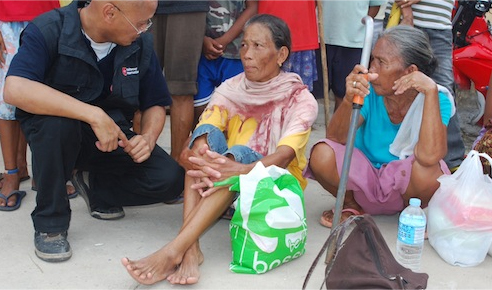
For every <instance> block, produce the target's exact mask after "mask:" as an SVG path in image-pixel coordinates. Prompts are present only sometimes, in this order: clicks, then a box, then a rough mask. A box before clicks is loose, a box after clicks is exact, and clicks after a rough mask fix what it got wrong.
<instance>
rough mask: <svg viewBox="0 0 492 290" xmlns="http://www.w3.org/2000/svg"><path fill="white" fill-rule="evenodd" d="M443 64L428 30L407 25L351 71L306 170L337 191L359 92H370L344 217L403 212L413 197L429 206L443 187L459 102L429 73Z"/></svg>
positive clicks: (328, 221) (329, 215)
mask: <svg viewBox="0 0 492 290" xmlns="http://www.w3.org/2000/svg"><path fill="white" fill-rule="evenodd" d="M436 66H437V62H436V59H435V57H434V55H433V53H432V49H431V47H430V44H429V41H428V38H427V36H426V35H425V34H424V33H423V32H421V31H420V30H419V29H416V28H413V27H410V26H404V25H401V26H397V27H393V28H391V29H388V30H386V31H385V32H383V33H382V35H381V36H380V38H379V39H378V41H377V42H376V45H375V47H374V49H373V51H372V57H371V62H370V68H369V70H367V68H365V67H363V66H361V65H357V66H355V68H354V69H353V70H352V72H351V73H350V74H349V75H348V77H347V78H346V87H347V93H346V95H345V97H344V101H343V103H342V106H340V108H339V109H338V110H337V111H336V112H335V113H334V115H333V117H332V119H331V122H330V124H329V126H328V128H327V130H326V136H327V138H326V139H323V140H320V141H319V142H318V143H317V144H316V145H315V146H313V148H312V151H311V156H310V161H309V165H308V168H307V169H306V171H305V175H306V176H308V177H314V178H315V179H316V180H317V181H318V182H319V183H320V184H321V185H322V186H323V188H325V189H326V190H328V191H329V192H330V193H332V194H334V193H336V192H337V188H338V184H339V182H340V174H341V168H342V164H343V156H344V152H345V142H346V138H347V131H348V127H349V123H350V115H351V114H350V112H351V108H352V100H353V98H354V96H355V95H359V96H365V101H364V106H363V107H362V109H361V112H360V113H361V114H360V117H359V120H358V129H357V133H356V137H355V144H354V146H355V148H354V152H353V155H352V159H351V166H350V172H349V175H348V182H347V192H346V196H345V200H344V205H343V210H342V218H341V220H342V221H343V220H344V219H346V218H347V217H348V216H350V215H354V214H362V213H364V212H365V213H369V214H395V213H398V212H400V211H401V210H403V209H404V208H405V207H406V206H407V205H408V202H409V199H410V198H411V197H418V198H420V199H421V200H422V204H423V206H427V203H428V202H429V200H430V198H431V197H432V195H433V194H434V192H435V191H436V190H437V188H438V187H439V183H438V181H437V178H438V177H439V176H440V175H442V174H449V169H448V168H447V166H446V164H445V163H444V161H443V160H442V159H443V157H444V156H445V155H446V152H447V147H446V126H447V124H448V121H449V119H450V117H451V116H452V115H453V114H454V111H455V108H454V102H453V100H452V96H451V94H450V93H449V91H448V90H447V89H445V88H444V87H441V86H440V85H438V84H436V83H435V82H434V81H433V80H432V79H431V78H430V77H429V75H431V74H432V72H433V71H434V70H435V68H436ZM363 74H368V76H367V79H368V80H366V78H365V76H364V75H363ZM320 223H321V224H322V225H324V226H326V227H331V226H332V223H333V211H332V210H331V211H325V212H323V215H322V217H321V220H320Z"/></svg>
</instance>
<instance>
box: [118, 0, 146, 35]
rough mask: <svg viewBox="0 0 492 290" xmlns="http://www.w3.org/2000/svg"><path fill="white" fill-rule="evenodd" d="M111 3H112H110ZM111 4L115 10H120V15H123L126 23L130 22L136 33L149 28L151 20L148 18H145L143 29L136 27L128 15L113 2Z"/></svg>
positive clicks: (138, 33)
mask: <svg viewBox="0 0 492 290" xmlns="http://www.w3.org/2000/svg"><path fill="white" fill-rule="evenodd" d="M111 4H113V3H111ZM113 6H114V8H116V10H118V11H120V12H121V15H123V17H125V19H126V21H127V22H128V23H130V25H131V26H132V27H133V29H135V31H136V32H137V35H140V34H142V33H144V32H145V31H147V30H149V28H150V27H151V26H152V20H151V19H149V20H147V23H146V24H145V28H144V29H138V28H137V27H136V26H135V25H133V23H132V22H131V21H130V19H128V17H126V15H125V13H124V12H123V11H122V10H121V9H120V8H118V6H116V5H114V4H113Z"/></svg>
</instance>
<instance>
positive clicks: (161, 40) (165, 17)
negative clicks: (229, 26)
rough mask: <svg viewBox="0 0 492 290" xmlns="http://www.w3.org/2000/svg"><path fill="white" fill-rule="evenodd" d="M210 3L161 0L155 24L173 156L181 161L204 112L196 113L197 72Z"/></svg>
mask: <svg viewBox="0 0 492 290" xmlns="http://www.w3.org/2000/svg"><path fill="white" fill-rule="evenodd" d="M208 9H209V5H208V2H207V1H169V0H167V1H159V4H158V6H157V10H156V14H155V15H154V17H153V19H152V21H153V22H154V25H153V27H152V29H151V32H152V34H153V36H154V49H155V51H156V54H157V58H158V59H159V63H160V65H161V67H162V69H163V73H164V75H165V77H166V81H167V85H168V88H169V92H170V93H171V98H172V100H173V103H172V105H171V112H170V117H171V157H173V158H174V159H175V160H177V159H178V158H179V155H180V153H181V150H182V149H183V146H185V142H186V140H187V139H188V137H189V135H190V132H191V130H192V129H193V125H194V124H195V123H196V120H197V119H198V117H199V115H200V113H201V112H196V113H194V106H193V96H194V95H196V94H197V93H198V88H197V81H196V80H197V70H198V61H199V60H200V55H201V51H202V43H203V37H204V36H205V25H206V20H205V19H206V16H207V12H208Z"/></svg>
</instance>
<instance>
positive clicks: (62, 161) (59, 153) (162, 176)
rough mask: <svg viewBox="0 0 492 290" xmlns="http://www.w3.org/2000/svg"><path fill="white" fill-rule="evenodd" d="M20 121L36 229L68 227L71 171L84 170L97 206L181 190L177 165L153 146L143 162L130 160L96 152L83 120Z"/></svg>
mask: <svg viewBox="0 0 492 290" xmlns="http://www.w3.org/2000/svg"><path fill="white" fill-rule="evenodd" d="M20 121H21V127H22V130H23V131H24V134H25V135H26V139H27V141H28V143H29V146H30V148H31V152H32V164H33V170H32V171H33V176H34V180H35V182H36V186H37V188H38V193H37V196H36V208H35V209H34V211H33V212H32V214H31V217H32V220H33V223H34V228H35V230H36V231H40V232H48V233H50V232H51V233H53V232H62V231H66V230H68V227H69V224H70V216H71V210H70V203H69V201H68V198H67V192H66V187H65V185H66V182H67V181H68V180H69V179H70V178H71V176H72V171H73V170H74V169H78V170H83V171H89V179H90V188H91V190H92V191H93V193H94V196H95V198H94V203H95V204H97V205H98V206H103V207H105V206H106V207H110V206H131V205H146V204H153V203H159V202H163V201H167V200H172V199H174V198H176V197H178V196H179V195H180V194H181V192H182V191H183V186H184V170H183V168H182V167H180V166H179V165H178V163H177V162H176V161H174V159H173V158H171V157H170V156H169V155H168V154H167V153H166V152H165V151H164V150H163V149H162V148H160V147H159V146H155V148H154V150H153V152H152V154H151V156H150V158H149V159H148V160H146V161H145V162H142V163H135V162H133V160H132V159H131V157H130V156H129V155H128V154H127V153H125V152H124V151H123V149H122V148H118V149H117V150H115V151H113V152H101V151H99V150H98V149H97V148H96V146H95V142H96V141H97V138H96V136H95V134H94V132H93V131H92V129H91V128H90V126H89V125H88V124H86V123H84V122H80V121H77V120H72V119H67V118H60V117H53V116H42V115H34V116H31V117H29V118H25V119H21V120H20ZM117 123H118V125H120V127H121V128H122V130H123V132H125V134H126V135H127V137H128V139H130V138H131V137H132V136H134V135H135V133H133V132H132V131H131V130H130V124H129V123H128V122H126V121H121V120H120V121H118V122H117Z"/></svg>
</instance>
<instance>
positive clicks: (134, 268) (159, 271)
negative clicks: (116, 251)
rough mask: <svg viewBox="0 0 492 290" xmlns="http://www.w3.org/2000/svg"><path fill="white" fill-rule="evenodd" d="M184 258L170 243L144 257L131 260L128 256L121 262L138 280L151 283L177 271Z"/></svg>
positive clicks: (147, 283) (142, 282)
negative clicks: (175, 251) (176, 252)
mask: <svg viewBox="0 0 492 290" xmlns="http://www.w3.org/2000/svg"><path fill="white" fill-rule="evenodd" d="M182 259H183V256H180V255H177V254H175V253H174V251H173V250H172V248H171V246H170V244H168V245H166V246H165V247H163V248H161V249H159V250H158V251H157V252H155V253H153V254H151V255H150V256H147V257H145V258H143V259H140V260H138V261H131V260H130V259H128V258H123V259H121V263H122V264H123V266H125V268H126V270H127V271H128V274H130V276H132V277H133V279H135V280H136V281H137V282H139V283H140V284H145V285H151V284H154V283H157V282H159V281H163V280H165V279H166V278H167V277H168V276H169V275H170V274H172V273H173V272H174V271H176V267H177V266H178V265H179V264H180V263H181V261H182Z"/></svg>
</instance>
